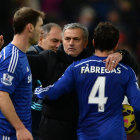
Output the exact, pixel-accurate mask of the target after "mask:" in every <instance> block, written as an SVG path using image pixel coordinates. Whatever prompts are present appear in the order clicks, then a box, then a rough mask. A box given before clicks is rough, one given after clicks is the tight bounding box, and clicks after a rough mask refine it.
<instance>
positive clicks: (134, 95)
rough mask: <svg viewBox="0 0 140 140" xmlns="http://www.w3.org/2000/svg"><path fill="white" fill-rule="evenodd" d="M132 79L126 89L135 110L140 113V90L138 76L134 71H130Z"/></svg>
mask: <svg viewBox="0 0 140 140" xmlns="http://www.w3.org/2000/svg"><path fill="white" fill-rule="evenodd" d="M129 74H130V78H129V82H128V85H127V89H126V95H127V98H128V101H129V103H130V105H131V106H133V108H134V110H137V111H140V90H139V87H138V83H137V80H136V75H135V73H134V71H133V70H132V69H130V71H129Z"/></svg>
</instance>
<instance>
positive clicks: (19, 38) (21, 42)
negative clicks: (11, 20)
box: [12, 34, 30, 53]
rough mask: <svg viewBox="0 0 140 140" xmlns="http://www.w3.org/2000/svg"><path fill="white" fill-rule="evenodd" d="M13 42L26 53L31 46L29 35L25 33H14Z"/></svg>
mask: <svg viewBox="0 0 140 140" xmlns="http://www.w3.org/2000/svg"><path fill="white" fill-rule="evenodd" d="M12 44H13V45H15V46H16V47H17V48H19V49H20V50H21V51H22V52H24V53H26V51H27V50H28V48H29V47H30V44H29V40H28V38H27V36H26V35H24V34H20V35H19V34H17V35H14V38H13V40H12Z"/></svg>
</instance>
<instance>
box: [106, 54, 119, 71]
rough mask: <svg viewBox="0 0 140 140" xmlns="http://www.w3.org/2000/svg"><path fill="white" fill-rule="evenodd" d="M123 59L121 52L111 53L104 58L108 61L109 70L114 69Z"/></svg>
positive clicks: (107, 67)
mask: <svg viewBox="0 0 140 140" xmlns="http://www.w3.org/2000/svg"><path fill="white" fill-rule="evenodd" d="M121 60H122V55H121V54H120V53H119V52H116V53H113V54H110V55H109V56H108V57H107V59H106V60H104V61H105V62H106V69H107V70H109V71H111V70H113V69H114V68H116V66H117V65H118V63H119V62H120V61H121Z"/></svg>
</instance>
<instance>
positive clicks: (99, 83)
mask: <svg viewBox="0 0 140 140" xmlns="http://www.w3.org/2000/svg"><path fill="white" fill-rule="evenodd" d="M105 80H106V78H105V77H102V76H101V77H98V78H97V79H96V81H95V83H94V85H93V87H92V90H91V92H90V94H89V97H88V103H89V104H98V112H104V105H105V104H106V102H107V99H108V97H105ZM97 91H98V97H95V96H96V94H97Z"/></svg>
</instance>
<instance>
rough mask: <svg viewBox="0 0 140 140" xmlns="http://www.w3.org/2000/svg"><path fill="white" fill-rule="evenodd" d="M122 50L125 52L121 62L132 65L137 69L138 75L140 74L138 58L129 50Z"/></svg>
mask: <svg viewBox="0 0 140 140" xmlns="http://www.w3.org/2000/svg"><path fill="white" fill-rule="evenodd" d="M121 52H122V54H123V59H122V61H121V62H122V63H124V64H126V65H128V66H130V67H131V68H132V69H133V70H134V71H135V73H136V75H138V74H139V65H138V62H137V60H136V58H134V56H133V55H132V54H130V53H129V52H128V51H127V50H121Z"/></svg>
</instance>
